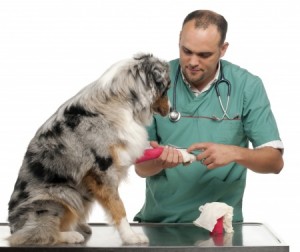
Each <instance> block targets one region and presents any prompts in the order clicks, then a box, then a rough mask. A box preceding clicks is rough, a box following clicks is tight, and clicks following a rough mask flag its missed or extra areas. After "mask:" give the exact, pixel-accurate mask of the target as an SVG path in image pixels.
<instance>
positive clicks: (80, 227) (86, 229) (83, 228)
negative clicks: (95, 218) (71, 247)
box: [77, 223, 92, 235]
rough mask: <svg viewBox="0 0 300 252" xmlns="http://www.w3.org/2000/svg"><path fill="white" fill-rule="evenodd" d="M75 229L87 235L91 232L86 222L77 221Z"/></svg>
mask: <svg viewBox="0 0 300 252" xmlns="http://www.w3.org/2000/svg"><path fill="white" fill-rule="evenodd" d="M77 231H78V232H79V233H85V234H88V235H90V234H91V233H92V229H91V227H90V226H89V225H88V224H86V223H79V224H78V225H77Z"/></svg>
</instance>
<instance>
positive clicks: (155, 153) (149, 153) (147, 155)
mask: <svg viewBox="0 0 300 252" xmlns="http://www.w3.org/2000/svg"><path fill="white" fill-rule="evenodd" d="M163 150H164V148H163V147H157V148H154V149H146V150H145V151H144V154H143V156H141V157H140V158H138V159H137V160H136V161H135V163H136V164H138V163H141V162H144V161H147V160H151V159H155V158H158V157H159V156H160V154H161V153H162V152H163Z"/></svg>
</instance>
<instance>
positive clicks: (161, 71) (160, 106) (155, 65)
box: [133, 53, 171, 116]
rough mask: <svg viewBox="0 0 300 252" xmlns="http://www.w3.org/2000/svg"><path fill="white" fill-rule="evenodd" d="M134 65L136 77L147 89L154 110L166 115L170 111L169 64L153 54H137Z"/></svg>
mask: <svg viewBox="0 0 300 252" xmlns="http://www.w3.org/2000/svg"><path fill="white" fill-rule="evenodd" d="M134 60H135V61H136V64H135V65H134V67H133V72H134V74H135V79H138V80H139V82H140V83H139V85H142V86H143V88H144V89H145V90H146V95H147V98H148V99H149V101H150V108H151V111H152V112H155V113H159V114H160V115H162V116H166V115H167V114H168V113H169V111H170V102H169V99H168V96H167V91H168V89H169V88H170V84H171V81H170V77H169V64H168V63H167V62H166V61H163V60H160V59H158V58H156V57H154V56H153V55H152V54H143V53H140V54H137V55H135V57H134Z"/></svg>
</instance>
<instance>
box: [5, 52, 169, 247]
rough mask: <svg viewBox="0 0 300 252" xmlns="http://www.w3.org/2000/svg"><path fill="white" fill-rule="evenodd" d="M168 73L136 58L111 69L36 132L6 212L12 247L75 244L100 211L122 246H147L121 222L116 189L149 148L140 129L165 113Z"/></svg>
mask: <svg viewBox="0 0 300 252" xmlns="http://www.w3.org/2000/svg"><path fill="white" fill-rule="evenodd" d="M169 87H170V78H169V65H168V63H167V62H165V61H163V60H160V59H159V58H156V57H154V56H153V55H152V54H147V53H138V54H136V55H134V56H133V57H132V58H130V59H127V60H122V61H120V62H117V63H115V64H114V65H113V66H111V67H110V68H109V69H108V70H107V71H106V72H104V74H103V75H102V76H101V77H100V78H99V79H98V80H96V81H94V82H93V83H91V84H90V85H88V86H86V87H85V88H83V89H82V90H81V91H80V92H79V93H77V94H76V95H75V96H74V97H72V98H71V99H69V100H68V101H66V102H65V103H64V104H63V105H61V106H60V107H59V108H58V110H57V111H56V112H55V113H54V114H53V115H52V116H51V117H50V118H49V119H48V120H47V121H46V122H45V123H44V124H43V125H42V126H41V127H40V128H39V129H38V130H37V132H36V134H35V136H34V137H33V139H32V140H31V142H30V143H29V145H28V148H27V151H26V153H25V155H24V159H23V163H22V165H21V168H20V171H19V175H18V178H17V180H16V183H15V186H14V190H13V193H12V196H11V199H10V201H9V204H8V221H9V226H10V230H11V235H10V236H9V237H8V238H7V239H8V241H9V243H10V244H11V245H22V244H41V245H46V244H61V243H82V242H84V240H85V239H86V238H87V237H88V236H89V235H90V234H91V228H90V227H89V225H88V224H87V220H88V215H89V213H90V211H91V207H92V205H93V203H94V202H95V201H97V202H98V203H100V205H102V207H103V208H104V210H105V212H106V213H107V215H108V217H110V221H111V224H112V225H113V226H114V227H115V228H116V229H117V230H118V233H119V235H120V238H121V239H122V241H123V243H124V244H139V243H147V242H148V238H147V236H145V235H144V234H142V233H141V234H138V233H135V232H134V231H133V230H132V229H131V227H130V224H129V222H128V220H127V218H126V212H125V208H124V205H123V202H122V200H121V198H120V196H119V194H118V185H119V183H120V182H121V181H122V180H123V179H124V178H125V177H126V174H127V172H128V168H129V167H130V166H131V165H132V164H134V163H135V160H137V159H138V158H139V157H140V156H142V154H143V152H144V150H145V149H146V147H147V146H148V135H147V131H146V129H145V127H146V126H147V125H150V124H151V121H152V117H153V114H154V113H159V114H160V115H162V116H166V115H167V114H168V113H169V110H170V102H169V100H168V97H167V90H168V89H169Z"/></svg>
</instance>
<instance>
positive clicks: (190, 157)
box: [177, 149, 196, 164]
mask: <svg viewBox="0 0 300 252" xmlns="http://www.w3.org/2000/svg"><path fill="white" fill-rule="evenodd" d="M177 150H178V151H179V152H180V153H181V155H182V158H183V163H184V164H188V163H192V162H194V161H195V160H196V156H195V155H193V154H191V153H188V152H187V151H186V149H177Z"/></svg>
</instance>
